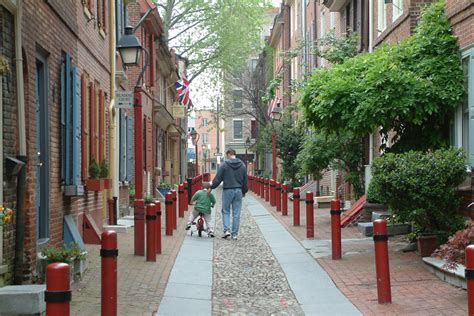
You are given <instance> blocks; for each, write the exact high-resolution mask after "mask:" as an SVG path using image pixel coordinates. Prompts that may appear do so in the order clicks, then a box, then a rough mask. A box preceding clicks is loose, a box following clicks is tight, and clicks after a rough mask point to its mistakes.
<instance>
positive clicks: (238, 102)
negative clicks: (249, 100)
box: [234, 90, 242, 109]
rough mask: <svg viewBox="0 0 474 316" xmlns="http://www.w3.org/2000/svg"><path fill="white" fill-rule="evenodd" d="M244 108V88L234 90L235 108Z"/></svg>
mask: <svg viewBox="0 0 474 316" xmlns="http://www.w3.org/2000/svg"><path fill="white" fill-rule="evenodd" d="M241 108H242V90H234V109H241Z"/></svg>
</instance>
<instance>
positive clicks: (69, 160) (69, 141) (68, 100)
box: [65, 54, 72, 185]
mask: <svg viewBox="0 0 474 316" xmlns="http://www.w3.org/2000/svg"><path fill="white" fill-rule="evenodd" d="M65 59H66V62H65V72H66V76H65V77H66V78H65V79H66V80H65V87H66V89H65V98H66V185H71V184H72V172H71V171H72V168H71V165H72V95H71V92H72V89H71V77H72V76H71V56H70V55H69V54H66V57H65Z"/></svg>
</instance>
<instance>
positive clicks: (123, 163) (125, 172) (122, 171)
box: [119, 109, 133, 182]
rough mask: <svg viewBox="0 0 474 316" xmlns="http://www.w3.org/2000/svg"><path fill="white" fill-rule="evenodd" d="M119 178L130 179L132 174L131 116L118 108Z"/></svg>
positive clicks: (129, 180) (121, 179)
mask: <svg viewBox="0 0 474 316" xmlns="http://www.w3.org/2000/svg"><path fill="white" fill-rule="evenodd" d="M119 115H120V123H119V124H120V128H119V133H120V135H119V137H120V147H119V155H120V159H119V180H120V181H128V182H131V181H132V175H133V117H132V116H131V114H130V113H128V112H127V111H126V110H125V109H120V113H119Z"/></svg>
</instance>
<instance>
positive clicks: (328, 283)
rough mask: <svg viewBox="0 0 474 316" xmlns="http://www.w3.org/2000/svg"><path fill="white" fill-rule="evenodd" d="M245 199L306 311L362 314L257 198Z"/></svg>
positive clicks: (332, 313)
mask: <svg viewBox="0 0 474 316" xmlns="http://www.w3.org/2000/svg"><path fill="white" fill-rule="evenodd" d="M245 200H246V203H245V204H246V205H247V207H248V209H249V210H250V213H251V214H252V216H253V217H254V219H255V221H256V222H257V224H258V226H259V228H260V231H261V232H262V234H263V236H264V238H265V240H266V241H267V243H268V245H269V246H270V248H271V250H272V252H273V254H274V255H275V257H276V258H277V260H278V262H279V263H280V265H281V267H282V269H283V271H284V272H285V274H286V277H287V279H288V283H289V284H290V287H291V289H292V291H293V293H294V294H295V296H296V299H297V300H298V302H299V303H300V304H301V308H302V309H303V311H304V312H305V314H306V315H361V313H360V312H359V310H358V309H357V308H356V307H355V306H354V305H353V304H352V303H351V302H350V301H349V300H348V299H347V298H346V297H345V296H344V295H343V294H342V293H341V291H339V289H338V288H337V287H336V285H335V284H334V283H333V281H332V280H331V278H330V277H329V276H328V274H327V273H326V271H324V270H323V269H322V268H321V266H320V265H319V264H318V263H317V262H316V261H315V260H314V259H313V258H312V257H311V255H309V254H308V252H307V251H306V250H305V248H304V247H303V246H302V245H301V244H300V243H299V242H298V241H297V240H295V239H294V238H293V236H291V234H290V233H289V232H288V231H287V230H286V229H285V228H284V227H283V226H282V225H281V224H280V222H279V221H278V220H276V219H275V218H274V217H273V216H272V215H271V214H270V213H269V212H268V211H267V210H266V208H265V207H264V206H263V205H262V204H261V203H260V202H259V201H258V200H257V199H255V198H254V197H253V196H251V195H249V196H248V197H246V198H245Z"/></svg>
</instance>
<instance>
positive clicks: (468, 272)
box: [464, 245, 474, 315]
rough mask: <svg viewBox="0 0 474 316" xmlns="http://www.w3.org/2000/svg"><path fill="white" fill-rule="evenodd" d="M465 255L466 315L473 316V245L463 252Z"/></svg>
mask: <svg viewBox="0 0 474 316" xmlns="http://www.w3.org/2000/svg"><path fill="white" fill-rule="evenodd" d="M464 252H465V254H466V269H465V270H464V276H465V277H466V283H467V314H468V315H474V245H469V246H467V247H466V249H465V250H464Z"/></svg>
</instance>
